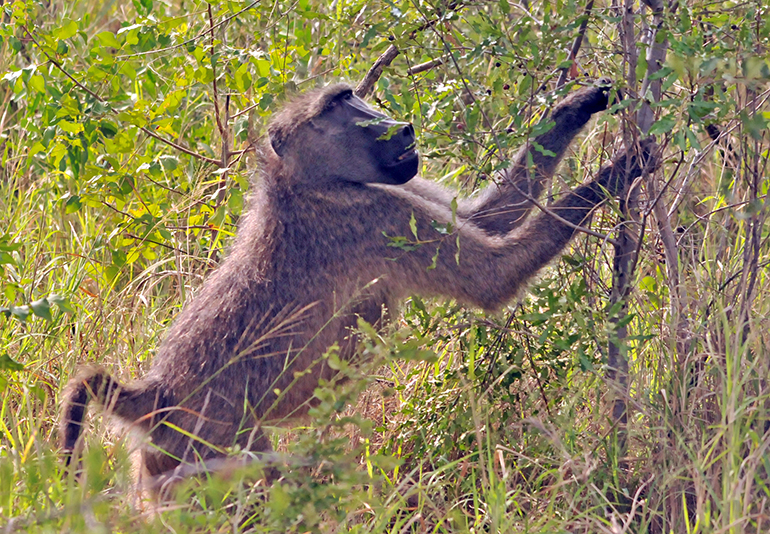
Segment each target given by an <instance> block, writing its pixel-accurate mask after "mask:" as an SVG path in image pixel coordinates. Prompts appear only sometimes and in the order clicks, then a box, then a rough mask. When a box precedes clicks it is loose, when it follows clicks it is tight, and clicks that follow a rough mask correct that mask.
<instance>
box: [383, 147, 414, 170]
mask: <svg viewBox="0 0 770 534" xmlns="http://www.w3.org/2000/svg"><path fill="white" fill-rule="evenodd" d="M416 157H417V150H416V149H415V148H414V147H413V148H410V149H409V150H407V151H406V152H404V153H403V154H401V155H400V156H399V157H397V158H396V160H395V161H394V162H393V163H390V164H389V165H387V167H397V166H399V165H402V164H404V163H405V162H408V161H411V160H413V159H414V158H416Z"/></svg>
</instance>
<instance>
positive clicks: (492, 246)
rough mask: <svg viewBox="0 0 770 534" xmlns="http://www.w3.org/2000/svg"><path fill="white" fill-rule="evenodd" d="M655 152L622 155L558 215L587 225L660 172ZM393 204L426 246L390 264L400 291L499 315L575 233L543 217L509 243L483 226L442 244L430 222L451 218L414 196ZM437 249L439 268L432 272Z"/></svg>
mask: <svg viewBox="0 0 770 534" xmlns="http://www.w3.org/2000/svg"><path fill="white" fill-rule="evenodd" d="M653 149H654V144H652V143H645V144H643V146H642V148H641V153H639V154H638V153H636V152H632V153H627V154H623V155H621V156H620V157H619V158H617V159H616V160H615V161H614V162H613V163H611V164H610V165H607V166H605V167H604V168H603V169H602V170H601V171H600V172H599V176H598V177H597V178H596V180H594V181H593V182H591V183H589V184H586V185H583V186H581V187H579V188H577V189H575V190H574V191H572V192H571V193H570V194H569V195H567V196H565V197H564V198H563V199H561V200H560V201H559V202H557V203H556V204H554V205H553V206H552V207H551V211H552V212H554V213H555V214H556V215H558V216H559V217H561V218H562V219H564V220H566V221H568V222H569V223H571V224H573V225H580V224H581V223H582V222H583V221H584V220H585V219H586V217H588V215H589V214H590V212H591V210H592V209H593V208H594V207H595V206H596V205H597V204H599V203H600V202H601V200H602V199H603V198H604V194H605V193H604V192H605V190H606V191H608V192H609V193H610V194H612V195H618V194H621V193H622V192H623V191H624V190H625V188H626V187H627V185H628V184H630V183H631V182H632V181H633V180H634V179H635V178H636V177H638V176H640V175H641V173H642V170H643V169H644V166H645V165H650V166H654V163H652V164H649V163H648V162H649V161H650V160H651V159H653V158H652V156H651V154H652V153H653ZM393 200H394V202H395V203H396V204H397V207H398V210H397V211H399V212H401V211H403V212H404V219H402V220H407V219H408V217H409V215H408V214H407V213H408V212H411V213H414V216H415V220H416V223H417V231H418V236H419V238H420V239H421V240H423V242H424V244H423V245H422V246H420V247H418V248H417V249H416V250H413V251H410V252H406V253H404V254H402V255H401V256H400V257H399V258H398V259H397V260H396V261H392V262H390V263H389V264H388V265H389V271H390V272H389V275H390V276H389V278H390V279H391V281H392V283H393V284H395V286H394V288H395V289H401V290H402V291H403V293H417V294H423V295H434V296H436V295H444V296H449V297H453V298H456V299H458V300H460V301H462V302H465V303H470V304H474V305H477V306H480V307H482V308H484V309H490V310H495V309H498V308H499V307H501V306H502V305H503V304H505V303H506V302H508V301H509V300H510V299H511V298H513V297H514V296H515V294H516V292H517V291H518V290H519V288H520V287H521V286H522V284H524V283H525V282H526V281H527V280H528V279H529V278H530V277H531V276H533V275H534V274H535V273H536V272H537V271H538V270H540V269H541V268H542V267H543V266H544V265H546V264H547V263H548V262H549V261H551V260H552V259H553V258H554V257H555V256H556V255H557V254H559V252H561V250H562V249H563V248H564V246H565V245H566V244H567V243H568V242H569V240H570V239H571V238H572V236H573V234H574V233H575V229H574V228H573V227H572V226H569V225H567V224H564V222H562V221H560V220H558V219H555V218H553V217H552V216H551V215H550V214H548V213H542V214H540V215H538V216H537V217H534V218H532V219H529V220H528V221H527V223H526V224H525V225H522V226H520V227H518V228H516V229H515V230H514V231H512V232H510V233H509V234H507V235H505V236H500V235H489V234H488V233H487V232H485V231H482V230H480V229H479V228H478V227H477V226H476V225H474V224H467V225H463V226H461V227H459V228H458V230H457V232H458V234H455V235H450V236H441V237H440V236H438V235H437V234H438V233H437V232H436V231H435V230H434V229H433V227H432V226H431V222H432V221H439V222H442V221H443V220H445V219H446V217H447V214H446V210H444V211H443V212H438V211H434V210H433V209H432V208H431V205H430V204H427V203H415V202H414V201H413V199H410V198H408V197H407V196H402V197H400V198H399V197H396V198H394V199H393ZM394 220H398V218H396V219H394ZM391 231H393V232H394V235H409V233H408V231H406V232H404V231H403V229H400V230H399V229H393V230H391ZM396 232H401V233H400V234H399V233H396ZM458 235H459V239H456V237H457V236H458ZM442 237H443V239H442ZM458 241H459V248H458ZM437 247H438V256H437V257H436V258H435V267H434V268H431V269H428V267H429V266H431V265H432V263H433V261H434V255H435V254H436V250H437ZM392 255H393V254H391V256H392ZM458 258H459V261H458Z"/></svg>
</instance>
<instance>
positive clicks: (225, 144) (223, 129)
mask: <svg viewBox="0 0 770 534" xmlns="http://www.w3.org/2000/svg"><path fill="white" fill-rule="evenodd" d="M208 11H209V27H210V30H211V48H210V49H209V55H210V57H211V74H212V82H211V85H212V87H213V90H214V98H213V100H214V116H215V117H216V121H217V128H218V129H219V135H220V137H221V139H222V154H221V156H222V160H221V162H220V164H219V165H220V167H221V168H222V169H224V170H223V171H222V175H221V176H220V177H219V185H218V186H217V193H216V206H217V207H219V205H220V204H221V203H222V201H223V200H224V199H225V192H226V191H227V166H228V164H229V160H230V143H229V140H230V136H229V132H228V131H227V128H228V127H229V125H230V118H229V114H230V95H227V100H226V102H225V120H224V122H222V117H221V111H220V110H219V90H218V88H217V67H216V61H215V59H216V55H215V50H214V15H213V13H212V11H211V3H209V4H208Z"/></svg>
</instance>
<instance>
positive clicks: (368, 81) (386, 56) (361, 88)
mask: <svg viewBox="0 0 770 534" xmlns="http://www.w3.org/2000/svg"><path fill="white" fill-rule="evenodd" d="M398 54H399V51H398V48H396V47H395V45H390V46H389V47H388V49H387V50H385V52H383V54H382V55H381V56H380V57H378V58H377V61H375V62H374V65H372V68H370V69H369V72H367V73H366V76H364V79H363V80H361V83H359V84H358V86H357V87H356V90H355V91H354V93H355V94H356V96H357V97H359V98H366V96H367V95H368V94H369V92H370V91H371V90H372V87H374V84H375V83H377V80H379V79H380V76H381V75H382V69H384V68H385V67H387V66H388V65H390V64H391V63H392V62H393V60H394V59H396V56H397V55H398Z"/></svg>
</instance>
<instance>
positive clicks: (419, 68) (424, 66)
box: [406, 56, 446, 76]
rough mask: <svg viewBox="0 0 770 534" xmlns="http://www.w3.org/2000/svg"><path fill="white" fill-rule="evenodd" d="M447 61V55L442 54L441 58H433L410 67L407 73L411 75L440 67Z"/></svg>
mask: <svg viewBox="0 0 770 534" xmlns="http://www.w3.org/2000/svg"><path fill="white" fill-rule="evenodd" d="M445 62H446V56H441V57H440V58H436V59H431V60H430V61H426V62H425V63H420V64H419V65H415V66H414V67H410V68H409V69H408V70H407V71H406V73H407V74H409V75H410V76H414V75H415V74H420V73H421V72H425V71H428V70H430V69H432V68H434V67H438V66H439V65H443V64H444V63H445Z"/></svg>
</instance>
